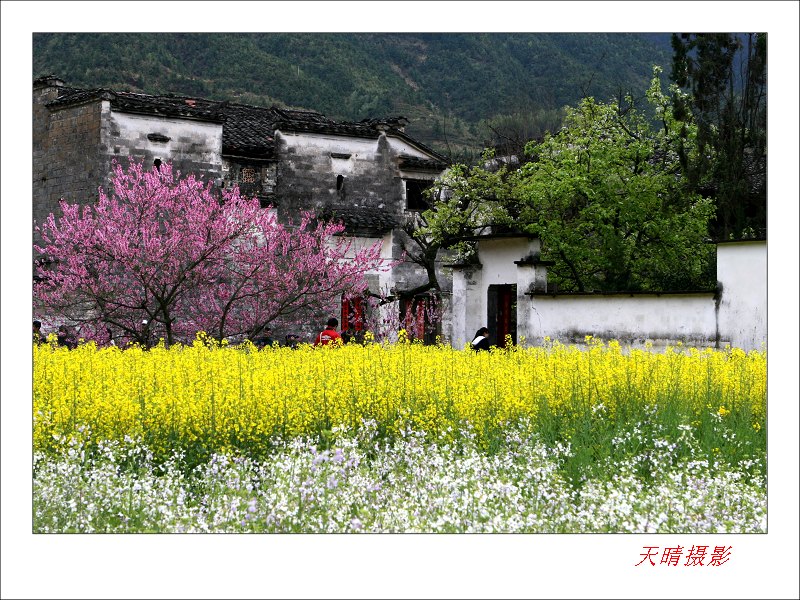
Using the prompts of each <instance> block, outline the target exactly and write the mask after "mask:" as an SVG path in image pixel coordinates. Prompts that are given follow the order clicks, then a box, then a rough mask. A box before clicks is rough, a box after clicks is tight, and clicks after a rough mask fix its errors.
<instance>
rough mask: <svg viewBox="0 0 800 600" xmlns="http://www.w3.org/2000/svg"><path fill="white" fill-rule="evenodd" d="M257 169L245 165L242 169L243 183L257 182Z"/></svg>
mask: <svg viewBox="0 0 800 600" xmlns="http://www.w3.org/2000/svg"><path fill="white" fill-rule="evenodd" d="M255 182H256V170H255V169H253V168H252V167H245V168H243V169H242V183H255Z"/></svg>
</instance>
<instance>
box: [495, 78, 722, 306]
mask: <svg viewBox="0 0 800 600" xmlns="http://www.w3.org/2000/svg"><path fill="white" fill-rule="evenodd" d="M659 75H660V69H659V68H658V67H656V69H655V73H654V77H653V80H652V83H651V87H650V89H649V90H648V92H647V97H648V100H649V103H650V105H651V107H652V108H653V110H654V112H655V117H656V119H657V121H658V125H657V126H656V125H653V124H651V123H652V120H651V118H649V117H648V115H646V114H645V113H643V112H641V111H639V110H637V109H636V108H634V107H633V106H632V105H630V104H629V105H627V106H621V105H620V104H619V103H617V102H610V103H607V104H604V103H601V102H598V101H596V100H594V99H593V98H591V97H590V98H585V99H584V100H583V101H582V102H581V103H580V105H579V106H577V107H575V108H569V109H568V110H567V115H566V119H565V125H564V127H563V128H562V129H561V130H560V131H559V132H558V133H556V134H555V135H548V136H546V137H545V139H544V141H543V142H541V143H538V144H537V143H533V142H532V143H530V144H529V145H528V148H527V150H528V152H529V153H531V154H532V155H533V157H534V161H533V162H530V163H528V164H526V165H524V166H523V167H522V168H521V169H520V170H519V171H518V173H517V174H516V176H515V179H516V181H515V183H514V189H513V192H512V197H513V198H514V201H515V205H516V206H515V207H514V211H511V212H509V215H508V217H509V222H511V223H514V222H516V223H517V224H518V225H519V226H521V227H522V228H523V229H525V230H526V231H527V232H529V233H534V234H537V235H538V236H539V237H540V238H541V240H542V245H543V250H544V253H545V258H548V259H551V260H553V261H555V265H554V266H553V267H552V268H551V270H550V280H551V281H553V282H554V283H557V284H558V286H559V288H560V289H562V290H565V291H567V290H571V291H581V292H582V291H592V290H596V291H599V290H606V291H619V290H631V291H636V290H639V291H647V290H655V291H657V290H668V289H691V288H697V287H700V286H703V287H706V286H708V285H711V283H712V280H709V279H708V276H707V273H708V272H709V265H710V262H711V258H712V249H711V247H710V246H709V245H708V244H705V243H704V240H705V238H706V236H707V235H708V230H707V227H708V221H709V219H710V218H711V216H712V212H713V207H712V204H711V202H710V201H709V200H708V199H704V198H702V197H701V196H700V195H699V194H697V193H693V192H691V191H687V186H686V180H685V178H684V177H683V175H682V171H681V165H680V160H679V154H678V146H679V145H681V147H682V152H683V153H684V154H686V155H691V156H694V153H695V152H696V150H695V148H694V138H695V136H696V127H695V126H694V125H693V124H692V123H691V122H689V121H685V122H682V121H678V120H677V119H676V117H675V114H674V111H673V108H672V102H671V101H670V99H669V98H668V97H667V96H665V95H664V93H663V92H662V90H661V81H660V77H659ZM672 93H673V94H680V93H681V92H680V91H679V90H678V89H677V88H676V87H674V86H673V88H672ZM515 212H516V213H517V214H514V213H515Z"/></svg>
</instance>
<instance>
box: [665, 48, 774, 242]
mask: <svg viewBox="0 0 800 600" xmlns="http://www.w3.org/2000/svg"><path fill="white" fill-rule="evenodd" d="M672 47H673V51H674V57H673V64H672V79H673V81H674V82H675V83H677V84H678V85H679V86H680V87H681V88H683V89H684V90H686V91H687V92H689V95H688V96H683V95H678V96H675V112H676V114H677V115H678V117H679V118H681V119H683V118H685V117H686V116H687V114H688V113H691V114H692V116H693V117H694V120H695V122H696V123H697V127H698V128H697V145H698V149H699V152H698V153H697V154H695V155H694V158H690V157H687V156H682V160H683V163H684V168H685V170H686V173H687V174H688V176H689V178H690V180H691V182H692V184H693V185H694V187H695V188H696V189H698V190H701V191H703V193H705V194H710V195H712V196H713V198H714V200H715V204H716V207H717V210H716V215H715V219H714V221H713V223H712V228H713V233H714V235H715V236H716V237H718V238H721V239H728V238H731V237H733V238H740V237H746V236H748V235H753V234H756V235H759V234H762V233H765V232H766V209H767V200H766V199H767V192H766V174H767V172H766V166H767V159H766V157H767V34H765V33H760V34H752V33H751V34H747V35H735V34H731V33H704V34H681V35H677V34H675V35H673V36H672Z"/></svg>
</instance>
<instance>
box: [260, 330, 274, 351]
mask: <svg viewBox="0 0 800 600" xmlns="http://www.w3.org/2000/svg"><path fill="white" fill-rule="evenodd" d="M273 343H274V340H273V339H272V328H271V327H264V333H263V334H262V335H261V337H259V338H258V339H256V346H258V347H259V348H272V344H273Z"/></svg>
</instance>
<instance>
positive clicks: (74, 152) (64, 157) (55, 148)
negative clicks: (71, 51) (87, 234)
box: [33, 88, 105, 239]
mask: <svg viewBox="0 0 800 600" xmlns="http://www.w3.org/2000/svg"><path fill="white" fill-rule="evenodd" d="M56 92H57V90H56V89H55V88H43V89H39V90H34V107H33V108H34V115H33V117H34V128H33V219H34V221H35V223H41V222H42V221H44V219H46V218H47V216H48V215H49V214H50V213H57V212H58V202H59V200H60V199H61V198H62V197H63V198H64V199H65V200H67V201H69V202H91V201H93V200H94V199H96V198H97V188H98V186H99V185H100V183H101V182H102V180H103V177H104V175H105V163H104V161H103V160H101V154H100V129H101V122H100V121H101V109H102V107H101V102H100V101H93V102H89V103H87V104H83V105H79V106H70V107H65V108H61V109H58V110H53V111H50V110H49V109H48V108H47V107H45V106H43V104H42V102H46V101H50V100H52V99H55V97H54V94H55V93H56ZM34 239H36V238H34Z"/></svg>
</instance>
